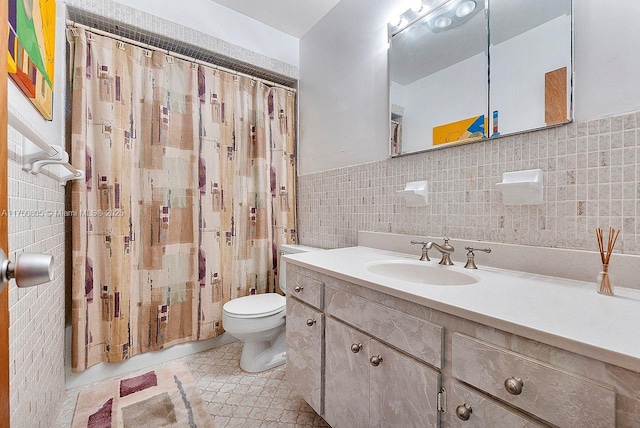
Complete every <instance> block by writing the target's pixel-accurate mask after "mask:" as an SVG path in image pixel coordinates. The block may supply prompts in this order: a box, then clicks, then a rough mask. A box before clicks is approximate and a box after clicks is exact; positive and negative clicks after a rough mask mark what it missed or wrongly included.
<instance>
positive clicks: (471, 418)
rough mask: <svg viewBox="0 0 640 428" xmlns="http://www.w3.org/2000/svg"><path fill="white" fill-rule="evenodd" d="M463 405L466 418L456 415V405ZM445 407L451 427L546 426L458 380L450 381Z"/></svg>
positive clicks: (521, 427) (518, 427) (527, 427)
mask: <svg viewBox="0 0 640 428" xmlns="http://www.w3.org/2000/svg"><path fill="white" fill-rule="evenodd" d="M465 405H466V406H468V407H469V409H466V411H467V412H468V419H467V420H464V419H461V418H460V417H458V416H457V415H456V411H457V409H458V407H460V406H465ZM447 407H448V409H447V411H448V412H449V413H450V416H449V417H450V419H449V426H450V427H452V428H453V427H460V428H487V427H492V428H501V427H504V428H535V427H544V426H546V425H542V424H540V423H538V422H536V421H535V420H533V419H531V418H528V417H526V416H525V415H523V414H518V413H516V412H515V411H514V410H511V409H509V408H508V407H507V406H504V405H502V404H500V403H498V402H497V401H495V400H493V399H492V398H489V397H488V396H486V395H484V394H481V393H479V392H476V391H474V390H472V389H470V388H467V387H466V386H464V385H462V384H460V383H458V382H452V383H451V390H450V391H449V394H448V397H447ZM462 410H465V409H464V408H463V409H462ZM462 417H464V415H463V416H462Z"/></svg>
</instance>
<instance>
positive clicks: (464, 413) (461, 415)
mask: <svg viewBox="0 0 640 428" xmlns="http://www.w3.org/2000/svg"><path fill="white" fill-rule="evenodd" d="M471 413H473V409H472V408H471V406H470V405H468V404H467V403H464V404H461V405H459V406H458V407H456V415H457V416H458V419H462V420H463V421H468V420H469V418H470V417H471Z"/></svg>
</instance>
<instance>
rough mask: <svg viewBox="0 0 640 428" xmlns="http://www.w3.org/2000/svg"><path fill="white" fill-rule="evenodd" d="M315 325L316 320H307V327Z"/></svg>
mask: <svg viewBox="0 0 640 428" xmlns="http://www.w3.org/2000/svg"><path fill="white" fill-rule="evenodd" d="M315 323H316V320H312V319H311V318H309V319H308V320H307V325H308V326H309V327H313V325H314V324H315Z"/></svg>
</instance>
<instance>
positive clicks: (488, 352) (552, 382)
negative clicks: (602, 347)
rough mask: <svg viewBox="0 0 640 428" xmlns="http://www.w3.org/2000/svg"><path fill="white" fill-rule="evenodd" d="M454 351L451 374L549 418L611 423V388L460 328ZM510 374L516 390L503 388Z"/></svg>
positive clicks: (562, 422) (576, 423)
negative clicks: (519, 384)
mask: <svg viewBox="0 0 640 428" xmlns="http://www.w3.org/2000/svg"><path fill="white" fill-rule="evenodd" d="M452 356H453V365H452V373H453V376H455V377H456V378H458V379H460V380H461V381H463V382H465V383H468V384H470V385H473V386H475V387H477V388H479V389H481V390H483V391H486V392H488V393H489V394H491V395H493V396H495V397H497V398H499V399H501V400H503V401H505V402H506V403H509V404H511V405H513V406H517V407H519V408H520V409H522V410H525V411H527V412H529V413H531V414H533V415H535V416H536V417H539V418H541V419H543V420H545V421H547V422H550V423H552V424H554V425H558V426H562V427H613V426H615V391H614V390H613V389H612V388H609V387H606V386H603V385H600V384H597V383H595V382H593V381H590V380H588V379H585V378H583V377H581V376H579V375H576V374H573V373H569V372H567V371H564V370H561V369H558V368H556V367H552V366H550V365H548V364H546V363H543V362H540V361H537V360H534V359H532V358H529V357H526V356H523V355H520V354H516V353H515V352H513V351H510V350H508V349H504V348H500V347H498V346H495V345H491V344H488V343H485V342H481V341H479V340H477V339H474V338H471V337H468V336H464V335H462V334H459V333H454V334H453V336H452ZM513 378H519V379H520V380H521V381H522V388H521V392H520V393H518V394H512V393H509V392H508V391H507V389H506V387H505V382H506V380H507V379H513ZM516 389H517V388H516ZM514 392H517V391H514Z"/></svg>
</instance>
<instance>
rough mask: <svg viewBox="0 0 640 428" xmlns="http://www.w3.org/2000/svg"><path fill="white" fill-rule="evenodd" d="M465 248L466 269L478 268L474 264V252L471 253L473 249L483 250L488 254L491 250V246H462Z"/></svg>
mask: <svg viewBox="0 0 640 428" xmlns="http://www.w3.org/2000/svg"><path fill="white" fill-rule="evenodd" d="M464 249H465V250H467V264H465V265H464V267H465V268H467V269H478V266H476V262H475V260H474V259H475V254H473V252H474V251H484V252H485V253H487V254H489V253H490V252H491V248H489V247H487V248H473V247H464Z"/></svg>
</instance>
